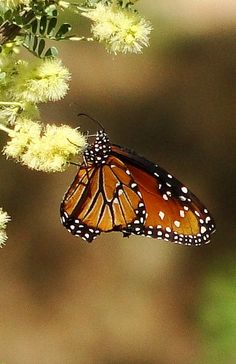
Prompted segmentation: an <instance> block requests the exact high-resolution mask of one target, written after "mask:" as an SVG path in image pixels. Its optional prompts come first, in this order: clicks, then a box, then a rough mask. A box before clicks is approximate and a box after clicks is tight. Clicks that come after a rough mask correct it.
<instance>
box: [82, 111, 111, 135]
mask: <svg viewBox="0 0 236 364" xmlns="http://www.w3.org/2000/svg"><path fill="white" fill-rule="evenodd" d="M80 116H86V118H88V119H90V120H91V121H93V122H94V123H95V124H97V125H98V126H99V127H100V128H101V129H102V130H103V131H105V128H104V126H103V125H102V123H100V121H98V120H96V119H94V118H92V117H91V116H90V115H88V114H85V113H82V112H80V113H79V114H78V117H80Z"/></svg>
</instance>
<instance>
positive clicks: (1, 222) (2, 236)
mask: <svg viewBox="0 0 236 364" xmlns="http://www.w3.org/2000/svg"><path fill="white" fill-rule="evenodd" d="M10 220H11V218H10V216H8V214H7V213H6V212H4V211H3V209H2V208H1V207H0V248H2V247H3V245H5V241H6V240H7V234H6V231H5V229H6V225H7V223H8V222H9V221H10Z"/></svg>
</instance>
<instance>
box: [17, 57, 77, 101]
mask: <svg viewBox="0 0 236 364" xmlns="http://www.w3.org/2000/svg"><path fill="white" fill-rule="evenodd" d="M16 70H17V73H18V75H17V76H16V77H15V87H14V88H13V89H12V93H13V95H12V96H13V97H15V99H17V100H24V101H26V102H32V103H39V102H47V101H57V100H60V99H62V98H63V97H64V96H65V95H66V93H67V91H68V89H69V86H68V81H69V80H70V73H69V71H68V69H67V68H66V67H64V66H63V65H62V62H61V61H60V60H58V59H54V58H46V59H45V60H41V59H40V60H39V59H38V60H36V61H34V62H32V63H31V64H27V63H26V62H20V63H19V64H18V65H17V68H16Z"/></svg>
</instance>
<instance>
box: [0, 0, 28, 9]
mask: <svg viewBox="0 0 236 364" xmlns="http://www.w3.org/2000/svg"><path fill="white" fill-rule="evenodd" d="M30 2H31V0H4V1H2V3H3V4H2V5H4V6H6V7H7V8H12V7H14V8H15V7H17V6H18V5H24V6H29V4H30Z"/></svg>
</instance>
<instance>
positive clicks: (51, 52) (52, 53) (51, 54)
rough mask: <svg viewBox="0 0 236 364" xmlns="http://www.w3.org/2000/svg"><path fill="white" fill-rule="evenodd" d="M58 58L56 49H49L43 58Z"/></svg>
mask: <svg viewBox="0 0 236 364" xmlns="http://www.w3.org/2000/svg"><path fill="white" fill-rule="evenodd" d="M57 56H58V50H57V49H56V47H50V48H48V50H47V52H46V53H45V57H57Z"/></svg>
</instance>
